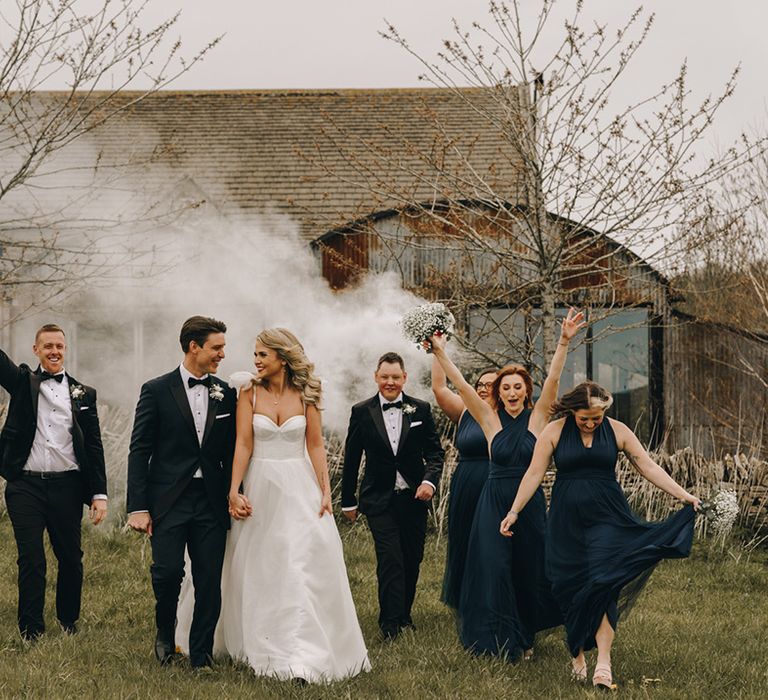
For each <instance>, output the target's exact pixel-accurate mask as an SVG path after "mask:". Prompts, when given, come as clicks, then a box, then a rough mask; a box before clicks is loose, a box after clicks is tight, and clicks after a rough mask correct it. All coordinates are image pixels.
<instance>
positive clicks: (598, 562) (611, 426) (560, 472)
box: [501, 382, 699, 688]
mask: <svg viewBox="0 0 768 700" xmlns="http://www.w3.org/2000/svg"><path fill="white" fill-rule="evenodd" d="M612 401H613V398H612V397H611V395H610V394H609V393H608V391H606V390H605V389H603V387H601V386H600V385H598V384H595V383H594V382H584V383H583V384H579V385H578V386H576V387H575V388H574V389H572V390H571V391H570V392H568V393H567V394H565V395H564V396H563V397H562V398H561V399H560V401H559V402H557V403H556V404H555V405H554V406H553V413H554V414H556V415H559V416H564V417H561V418H559V419H558V420H556V421H553V422H552V423H550V424H549V425H548V426H547V427H546V428H545V429H544V431H543V432H542V433H541V435H540V437H539V440H538V441H537V443H536V450H535V453H534V456H533V462H532V463H531V466H530V468H529V469H528V472H527V473H526V475H525V478H524V479H523V481H522V483H521V484H520V488H519V490H518V492H517V496H516V497H515V500H514V502H513V503H512V508H511V510H510V511H509V513H508V514H507V516H506V517H505V518H504V520H503V521H502V523H501V534H503V535H505V536H507V537H510V536H512V535H513V534H514V535H516V536H517V537H514V538H513V539H518V538H520V539H521V538H522V537H523V536H524V535H523V533H522V531H521V530H520V529H519V526H520V524H521V523H522V519H523V517H524V515H523V513H525V511H523V508H525V506H526V504H527V503H528V501H529V500H530V499H531V498H532V497H534V498H535V494H536V493H537V492H538V487H539V484H540V483H541V480H542V479H543V477H544V473H545V471H546V469H547V466H548V465H549V463H550V460H551V459H552V457H553V456H554V459H555V464H556V466H557V478H556V480H555V485H554V488H553V491H552V503H551V506H550V511H549V520H548V523H547V545H546V552H547V554H546V571H547V576H548V578H549V580H550V581H551V582H552V592H553V593H554V596H555V598H556V599H557V602H558V604H559V605H560V608H561V610H562V613H563V617H564V618H565V629H566V635H567V642H568V649H569V650H570V652H571V656H572V657H573V658H572V662H571V663H572V673H573V677H574V678H576V679H577V680H582V681H586V679H587V663H586V659H585V658H584V652H585V651H588V650H590V649H594V648H595V646H597V664H596V666H595V671H594V675H593V677H592V683H593V685H595V686H598V687H602V688H612V687H613V678H612V676H611V645H612V643H613V638H614V633H615V630H616V625H617V623H618V620H619V617H620V615H621V614H622V612H625V611H627V610H628V609H629V607H630V606H631V604H632V603H633V602H634V601H635V599H636V598H637V596H638V594H639V593H640V591H641V590H642V588H643V586H644V585H645V583H646V581H647V580H648V577H649V576H650V574H651V572H652V571H653V568H654V567H655V566H656V565H657V564H658V563H659V562H660V561H661V560H662V559H677V558H681V557H687V556H688V554H689V553H690V551H691V543H692V540H693V521H694V511H695V510H698V508H699V499H698V498H696V497H695V496H693V495H691V494H690V493H688V492H687V491H686V490H685V489H684V488H683V487H682V486H680V485H679V484H677V483H676V482H675V481H674V480H673V479H672V477H670V476H669V475H668V474H667V473H666V472H665V471H664V470H663V469H662V468H661V467H659V466H658V465H657V464H656V463H655V462H654V461H653V460H652V459H651V458H650V457H649V456H648V453H647V452H646V451H645V450H644V449H643V447H642V446H641V444H640V441H639V440H638V439H637V437H636V436H635V435H634V433H633V432H632V431H631V430H630V429H629V428H628V427H627V426H626V425H624V424H623V423H620V422H619V421H617V420H614V419H613V418H607V419H606V417H605V411H606V410H607V409H608V408H609V407H610V405H611V403H612ZM619 451H622V452H624V454H626V456H627V457H628V458H629V461H630V462H631V463H632V465H633V466H634V467H635V469H637V471H638V472H639V473H640V474H641V475H642V476H643V477H644V478H646V479H647V480H648V481H650V482H651V483H652V484H654V485H656V486H658V487H659V488H660V489H662V490H663V491H666V492H667V493H668V494H670V495H672V496H674V497H675V498H677V499H679V500H681V501H682V502H683V503H686V504H689V505H686V506H685V507H684V508H682V509H681V510H678V511H677V512H676V513H674V514H673V515H671V516H670V517H669V518H667V519H666V520H662V521H660V522H655V523H649V522H646V521H644V520H641V519H640V518H638V517H637V516H635V515H634V514H633V513H632V511H631V510H630V507H629V504H628V503H627V499H626V496H625V495H624V493H623V492H622V490H621V487H620V486H619V483H618V482H617V481H616V459H617V457H618V453H619ZM513 526H514V527H513ZM511 528H512V529H511Z"/></svg>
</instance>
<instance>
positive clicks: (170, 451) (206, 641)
mask: <svg viewBox="0 0 768 700" xmlns="http://www.w3.org/2000/svg"><path fill="white" fill-rule="evenodd" d="M226 331H227V327H226V325H224V324H223V323H222V322H221V321H217V320H216V319H213V318H208V317H205V316H192V317H191V318H188V319H187V320H186V321H185V322H184V324H183V325H182V327H181V333H180V335H179V342H180V344H181V350H182V352H183V353H184V359H183V360H182V362H181V364H180V365H179V366H178V367H175V368H174V369H173V370H171V371H170V372H168V373H167V374H164V375H162V376H160V377H157V378H155V379H152V380H150V381H148V382H147V383H146V384H144V386H142V387H141V395H140V396H139V402H138V404H137V406H136V418H135V420H134V423H133V434H132V436H131V447H130V453H129V455H128V504H127V505H128V513H129V516H128V526H129V527H131V528H133V529H134V530H138V531H141V532H146V533H148V534H149V535H151V542H152V567H151V575H152V588H153V590H154V592H155V624H156V626H157V635H156V637H155V657H156V658H157V660H158V661H159V662H160V663H161V664H162V665H166V664H168V663H170V662H171V661H173V659H174V657H175V650H176V643H175V628H176V608H177V604H178V600H179V593H180V591H181V582H182V580H183V578H184V550H185V549H186V550H187V551H188V552H189V558H190V560H191V563H192V567H191V568H192V582H193V585H194V589H195V608H194V614H193V617H192V627H191V629H190V632H189V659H190V663H191V665H192V667H193V668H197V669H200V668H206V667H208V666H210V665H211V654H212V652H213V633H214V630H215V629H216V623H217V621H218V619H219V611H220V609H221V569H222V565H223V563H224V545H225V543H226V538H227V530H228V529H229V523H230V520H229V513H228V511H227V493H228V491H229V481H230V477H231V473H232V457H233V454H234V447H235V391H234V390H233V389H230V388H229V387H228V386H227V385H226V384H225V383H224V382H222V381H221V380H218V379H215V378H214V375H215V374H216V371H217V370H218V368H219V363H220V362H221V361H222V360H223V359H224V346H225V345H226V340H225V335H224V334H225V333H226Z"/></svg>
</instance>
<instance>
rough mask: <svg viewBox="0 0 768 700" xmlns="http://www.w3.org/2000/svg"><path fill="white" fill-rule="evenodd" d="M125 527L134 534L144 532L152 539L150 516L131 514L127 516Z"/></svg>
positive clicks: (146, 514)
mask: <svg viewBox="0 0 768 700" xmlns="http://www.w3.org/2000/svg"><path fill="white" fill-rule="evenodd" d="M126 527H129V528H131V530H136V532H146V533H147V534H148V535H149V536H150V537H152V516H151V515H150V514H149V513H131V514H130V515H129V516H128V522H127V523H126Z"/></svg>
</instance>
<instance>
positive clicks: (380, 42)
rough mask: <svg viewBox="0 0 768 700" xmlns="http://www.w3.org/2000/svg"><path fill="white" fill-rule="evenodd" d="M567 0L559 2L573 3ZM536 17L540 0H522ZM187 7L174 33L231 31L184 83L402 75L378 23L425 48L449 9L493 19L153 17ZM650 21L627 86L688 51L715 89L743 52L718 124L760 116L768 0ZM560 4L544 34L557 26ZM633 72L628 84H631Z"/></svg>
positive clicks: (766, 88) (382, 5) (448, 1)
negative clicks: (736, 78) (172, 14)
mask: <svg viewBox="0 0 768 700" xmlns="http://www.w3.org/2000/svg"><path fill="white" fill-rule="evenodd" d="M573 4H574V3H573V2H572V0H561V1H560V2H559V3H558V6H557V7H558V10H559V11H560V12H561V11H563V10H565V9H566V8H571V7H573ZM584 4H585V13H584V14H585V17H587V18H590V19H592V18H594V19H598V20H600V21H602V22H607V23H608V24H609V26H612V27H616V26H618V24H619V22H620V21H621V20H623V19H625V18H626V17H627V16H628V14H629V13H631V11H632V9H634V8H635V7H637V5H636V4H635V3H633V2H627V1H624V0H586V1H585V3H584ZM521 5H523V6H524V7H525V8H526V10H527V11H529V12H530V17H531V18H532V17H533V16H534V14H535V12H536V10H537V9H538V7H539V2H537V0H521ZM174 6H178V7H180V8H181V10H182V14H181V18H180V20H179V25H178V33H179V34H180V35H181V37H182V41H183V44H184V47H185V50H186V51H192V49H193V48H195V47H198V46H200V45H202V44H204V42H205V40H206V38H210V37H212V36H215V35H218V34H224V35H225V36H224V39H223V40H222V42H221V44H220V45H219V46H217V47H216V48H215V49H214V51H213V52H212V53H211V54H210V55H209V56H208V57H207V58H206V59H205V61H204V62H203V63H202V64H200V65H198V66H195V68H194V70H192V71H191V72H190V73H189V74H187V75H185V76H183V77H182V78H180V79H179V80H178V82H177V83H176V87H177V88H179V89H195V88H204V89H223V88H326V87H355V88H360V87H407V86H414V85H419V82H418V80H417V78H418V75H419V73H420V67H419V65H418V64H417V63H416V62H415V61H414V59H413V58H412V57H410V56H409V55H408V54H407V53H406V52H404V51H403V50H402V49H400V48H399V47H397V46H395V45H394V44H392V43H391V42H387V41H385V40H384V39H382V38H380V37H379V35H378V32H379V31H380V30H382V29H383V28H384V27H385V26H386V25H385V21H384V18H386V19H387V20H388V21H390V22H392V23H393V24H394V25H395V26H396V27H397V28H398V29H399V31H400V32H401V34H403V35H404V36H405V37H407V38H408V39H409V41H410V42H411V43H412V45H413V46H414V47H415V48H416V49H417V50H418V52H419V53H420V54H421V55H424V56H428V57H429V56H434V55H435V54H436V53H437V51H439V50H440V42H441V39H443V38H444V37H446V36H449V35H450V33H451V18H453V17H455V18H456V19H457V20H458V21H459V22H460V23H461V24H463V25H466V26H469V24H470V23H471V22H472V20H480V21H486V23H487V19H488V18H487V6H488V3H487V2H486V0H378V1H377V0H287V1H286V0H283V1H282V2H280V1H275V0H271V1H268V2H267V1H265V0H215V1H211V0H186V1H183V2H179V0H177V2H176V3H174V2H173V0H163V2H162V3H161V2H157V1H155V2H154V3H152V7H151V14H152V17H153V18H154V17H158V18H159V17H161V16H162V15H163V14H164V13H167V12H169V11H170V9H171V8H172V7H174ZM644 7H645V8H646V10H648V11H649V12H654V13H655V14H656V22H655V26H654V29H653V30H652V33H651V35H650V37H649V39H648V41H647V43H646V45H645V48H644V49H643V50H642V52H641V53H640V54H639V56H638V57H637V58H636V59H635V68H634V71H633V73H632V74H631V76H630V81H626V82H625V83H624V85H623V88H624V89H625V90H627V92H628V94H629V92H631V91H633V90H635V89H637V90H638V94H644V93H647V92H650V91H652V90H653V89H654V88H655V87H658V85H659V84H660V82H661V81H663V80H665V79H671V78H672V77H673V76H674V74H675V71H676V69H677V67H678V66H679V65H680V64H681V62H682V61H683V60H685V59H686V58H687V59H688V64H689V77H690V85H691V88H692V89H693V90H694V93H695V94H696V95H697V96H700V97H704V96H705V95H706V94H708V93H710V92H713V91H716V90H717V88H718V86H721V85H722V84H723V82H724V81H725V80H726V79H727V77H728V75H729V74H730V71H731V70H732V69H733V68H734V67H735V66H736V65H737V64H739V63H740V64H741V67H742V73H741V76H740V78H739V86H738V89H737V92H736V94H735V95H734V97H733V98H732V100H731V104H730V105H728V107H727V109H726V110H724V112H723V114H722V116H721V124H720V128H719V129H718V130H717V131H718V135H719V136H720V137H722V138H724V139H730V138H732V136H733V135H734V134H736V133H738V131H739V130H740V129H742V128H750V127H755V126H757V125H762V124H764V123H765V121H766V108H767V107H766V105H767V104H768V80H767V79H766V69H768V41H766V39H765V36H764V33H765V28H766V26H768V3H764V2H756V1H755V0H731V1H730V2H723V0H674V2H669V1H668V0H648V1H647V2H645V3H644ZM561 16H563V15H561V14H559V13H558V15H557V20H556V21H554V22H552V24H551V26H550V32H549V34H550V35H551V36H552V38H553V40H554V39H555V38H557V39H559V38H561V37H562V30H561V27H562V22H561V21H560V17H561ZM630 82H631V84H629V83H630Z"/></svg>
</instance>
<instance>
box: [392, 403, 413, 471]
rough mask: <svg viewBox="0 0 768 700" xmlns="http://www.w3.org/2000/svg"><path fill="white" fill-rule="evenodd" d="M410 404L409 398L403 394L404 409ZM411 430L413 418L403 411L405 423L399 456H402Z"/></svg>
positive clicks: (402, 428)
mask: <svg viewBox="0 0 768 700" xmlns="http://www.w3.org/2000/svg"><path fill="white" fill-rule="evenodd" d="M407 403H408V397H407V396H406V395H405V394H403V408H405V405H406V404H407ZM410 429H411V417H410V415H408V414H407V413H406V412H405V411H403V422H402V425H401V426H400V440H399V441H398V443H397V454H396V455H395V456H397V455H399V454H400V451H401V450H402V449H403V445H404V444H405V440H406V438H407V437H408V432H409V431H410Z"/></svg>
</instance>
